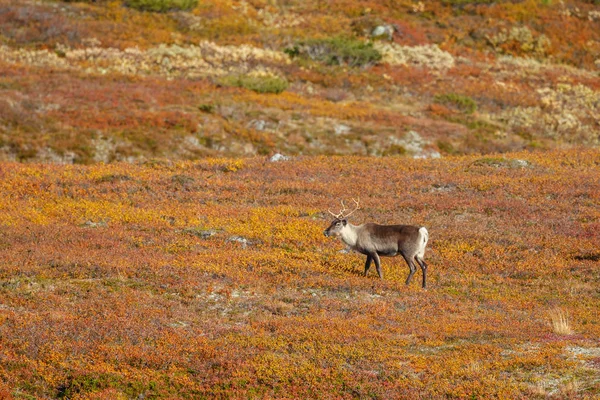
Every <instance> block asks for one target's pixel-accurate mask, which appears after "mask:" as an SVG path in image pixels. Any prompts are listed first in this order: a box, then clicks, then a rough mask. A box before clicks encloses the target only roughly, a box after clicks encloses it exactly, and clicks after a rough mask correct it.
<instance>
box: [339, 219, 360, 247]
mask: <svg viewBox="0 0 600 400" xmlns="http://www.w3.org/2000/svg"><path fill="white" fill-rule="evenodd" d="M356 228H357V227H356V226H354V225H352V224H350V223H347V224H346V226H344V227H343V228H342V230H341V231H340V233H341V234H342V240H343V241H344V243H346V244H347V245H348V246H351V247H354V246H356V242H357V240H358V232H357V231H356Z"/></svg>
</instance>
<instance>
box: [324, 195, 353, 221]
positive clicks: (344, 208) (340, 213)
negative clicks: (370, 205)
mask: <svg viewBox="0 0 600 400" xmlns="http://www.w3.org/2000/svg"><path fill="white" fill-rule="evenodd" d="M359 200H360V199H359ZM359 200H354V199H352V201H353V202H354V204H356V207H355V208H354V210H352V211H350V212H349V213H348V214H345V215H344V211H346V205H345V204H344V200H340V202H341V203H342V209H341V211H340V212H339V213H337V214H334V213H333V212H331V210H329V209H328V210H327V211H329V214H331V215H333V216H334V217H335V218H336V219H344V218H348V217H349V216H350V215H352V214H353V213H354V212H355V211H356V210H358V209H359V208H360V204H359Z"/></svg>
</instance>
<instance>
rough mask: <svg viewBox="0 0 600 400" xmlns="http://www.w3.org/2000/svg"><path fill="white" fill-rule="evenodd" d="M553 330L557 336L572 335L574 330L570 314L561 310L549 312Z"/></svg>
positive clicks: (556, 309)
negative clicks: (570, 321)
mask: <svg viewBox="0 0 600 400" xmlns="http://www.w3.org/2000/svg"><path fill="white" fill-rule="evenodd" d="M549 315H550V320H551V321H552V322H551V326H552V330H553V331H554V333H556V334H557V335H572V334H573V329H571V325H570V323H569V313H568V312H566V311H563V310H562V309H561V308H558V307H557V308H555V309H553V310H551V311H550V312H549Z"/></svg>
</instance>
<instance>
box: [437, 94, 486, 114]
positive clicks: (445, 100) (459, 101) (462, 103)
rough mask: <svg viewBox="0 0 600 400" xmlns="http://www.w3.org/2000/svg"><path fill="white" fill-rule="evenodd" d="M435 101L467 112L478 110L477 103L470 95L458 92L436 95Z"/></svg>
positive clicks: (471, 112)
mask: <svg viewBox="0 0 600 400" xmlns="http://www.w3.org/2000/svg"><path fill="white" fill-rule="evenodd" d="M434 101H435V102H436V103H439V104H444V105H446V106H453V107H455V108H457V109H459V110H460V111H462V112H464V113H466V114H473V113H474V112H475V110H477V103H476V102H475V100H473V99H472V98H470V97H469V96H463V95H462V94H457V93H448V94H439V95H436V96H435V98H434Z"/></svg>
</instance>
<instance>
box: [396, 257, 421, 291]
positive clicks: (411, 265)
mask: <svg viewBox="0 0 600 400" xmlns="http://www.w3.org/2000/svg"><path fill="white" fill-rule="evenodd" d="M400 254H402V257H404V261H406V264H408V268H409V269H410V272H409V274H408V278H406V284H407V285H408V284H409V283H410V280H411V279H412V277H413V275H414V274H415V272H417V267H415V264H414V263H413V262H412V260H411V259H410V258H408V257H407V256H406V254H404V253H400Z"/></svg>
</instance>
